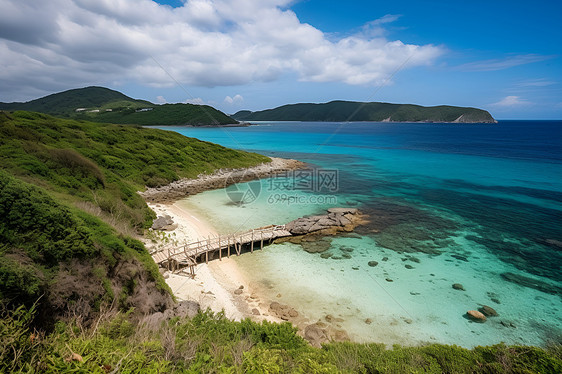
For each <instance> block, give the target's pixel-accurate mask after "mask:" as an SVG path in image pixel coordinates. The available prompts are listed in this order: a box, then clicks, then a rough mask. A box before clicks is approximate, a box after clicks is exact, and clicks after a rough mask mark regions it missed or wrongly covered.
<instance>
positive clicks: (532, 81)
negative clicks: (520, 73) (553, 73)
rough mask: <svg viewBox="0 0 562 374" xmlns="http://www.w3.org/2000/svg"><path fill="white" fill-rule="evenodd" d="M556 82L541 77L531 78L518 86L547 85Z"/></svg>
mask: <svg viewBox="0 0 562 374" xmlns="http://www.w3.org/2000/svg"><path fill="white" fill-rule="evenodd" d="M554 84H556V82H554V81H551V80H548V79H545V78H540V79H530V80H526V81H523V82H519V83H518V84H517V86H518V87H547V86H552V85H554Z"/></svg>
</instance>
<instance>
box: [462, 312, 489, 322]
mask: <svg viewBox="0 0 562 374" xmlns="http://www.w3.org/2000/svg"><path fill="white" fill-rule="evenodd" d="M466 314H468V316H469V317H470V318H471V319H473V320H475V321H477V322H486V316H485V315H484V314H482V313H480V312H479V311H477V310H469V311H468V312H466Z"/></svg>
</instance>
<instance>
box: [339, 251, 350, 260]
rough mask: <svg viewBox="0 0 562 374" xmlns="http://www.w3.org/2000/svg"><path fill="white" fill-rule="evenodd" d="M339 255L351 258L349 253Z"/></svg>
mask: <svg viewBox="0 0 562 374" xmlns="http://www.w3.org/2000/svg"><path fill="white" fill-rule="evenodd" d="M341 256H342V257H343V258H345V259H348V260H349V259H350V258H351V255H350V254H349V253H343V254H342V255H341Z"/></svg>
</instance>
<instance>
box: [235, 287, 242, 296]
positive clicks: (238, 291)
mask: <svg viewBox="0 0 562 374" xmlns="http://www.w3.org/2000/svg"><path fill="white" fill-rule="evenodd" d="M243 292H244V291H243V290H241V289H240V288H239V289H237V290H234V294H235V295H242V293H243Z"/></svg>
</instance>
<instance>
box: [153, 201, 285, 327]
mask: <svg viewBox="0 0 562 374" xmlns="http://www.w3.org/2000/svg"><path fill="white" fill-rule="evenodd" d="M148 206H149V207H150V208H151V209H152V210H153V211H154V212H155V213H156V214H157V215H158V216H164V215H168V216H170V217H171V218H172V219H173V221H174V223H175V224H174V226H176V228H175V229H174V230H173V231H170V232H168V233H167V236H168V237H169V238H170V239H171V240H173V241H174V242H176V243H177V244H183V243H186V242H191V241H196V240H200V239H204V238H207V237H209V236H214V235H218V233H217V231H216V230H215V229H214V228H213V227H212V226H211V225H209V223H208V222H206V221H204V220H203V219H202V218H201V217H199V216H196V215H194V214H193V212H191V211H188V210H187V209H186V208H185V207H184V206H182V205H181V203H180V202H169V203H162V204H153V203H148ZM152 246H153V247H154V245H152ZM149 247H150V244H149ZM164 278H165V280H166V283H167V284H168V286H169V287H170V288H171V289H172V292H173V294H174V296H175V297H176V298H177V299H178V300H180V301H182V300H190V301H195V302H197V303H199V305H200V306H201V310H207V309H210V310H212V311H213V312H215V313H218V312H221V311H224V314H225V316H226V317H227V318H229V319H233V320H236V321H240V320H242V319H245V318H251V319H252V320H254V321H258V322H259V321H262V320H267V321H274V322H282V320H281V319H279V318H276V317H273V316H271V315H270V314H269V312H268V308H269V306H268V304H267V303H263V302H262V300H261V298H260V295H259V294H258V293H256V290H255V289H253V287H252V286H251V285H250V282H249V281H248V280H247V279H246V278H245V277H244V275H243V274H242V272H241V271H240V270H239V269H238V266H237V264H236V262H235V261H234V260H233V259H232V258H223V259H222V260H213V261H210V262H209V263H208V264H205V263H203V264H198V265H197V266H196V267H195V278H191V277H189V276H185V275H180V274H171V273H169V272H164ZM241 287H242V288H241Z"/></svg>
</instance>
